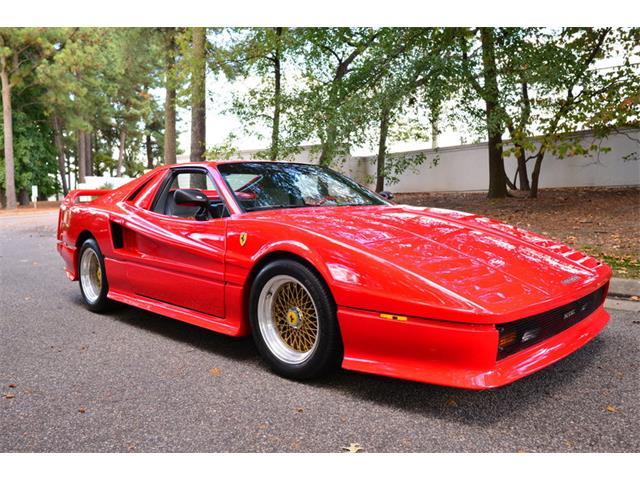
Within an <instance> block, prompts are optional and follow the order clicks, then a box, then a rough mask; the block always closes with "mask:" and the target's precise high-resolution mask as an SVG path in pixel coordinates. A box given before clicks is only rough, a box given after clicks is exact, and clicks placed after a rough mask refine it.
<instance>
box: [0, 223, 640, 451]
mask: <svg viewBox="0 0 640 480" xmlns="http://www.w3.org/2000/svg"><path fill="white" fill-rule="evenodd" d="M55 219H56V216H55V214H47V215H44V216H31V215H21V216H20V217H15V218H14V217H8V216H4V217H2V218H0V256H1V258H0V275H1V285H0V298H1V306H0V328H1V335H0V394H4V396H3V397H1V398H0V432H1V434H0V451H56V452H59V451H215V452H219V451H244V452H255V451H259V452H270V451H287V452H299V451H313V452H318V451H320V452H339V451H341V448H342V447H344V446H348V445H349V444H350V443H352V442H354V443H356V442H357V443H359V444H361V445H362V447H363V448H364V450H365V451H367V452H388V451H392V452H398V451H400V452H404V451H420V452H440V451H474V452H475V451H507V452H515V451H636V452H637V451H638V450H640V420H639V419H640V412H639V405H640V393H639V392H640V379H639V373H638V372H639V365H638V363H639V361H640V355H639V353H640V341H639V340H640V324H639V323H640V322H639V320H640V319H639V315H638V313H634V312H630V311H615V310H612V311H611V313H612V316H613V319H612V321H611V322H610V324H609V326H608V327H607V328H606V330H605V331H604V332H603V333H602V334H601V335H600V336H599V337H598V338H597V339H595V340H594V341H592V342H591V343H589V344H588V345H587V346H585V347H584V348H582V349H581V350H579V351H578V352H576V353H574V354H573V355H571V356H570V357H568V358H566V359H564V360H563V361H561V362H559V363H557V364H555V365H553V366H551V367H550V368H547V369H546V370H543V371H542V372H539V373H537V374H534V375H533V376H530V377H528V378H526V379H523V380H520V381H518V382H516V383H515V384H512V385H509V386H507V387H504V388H501V389H498V390H493V391H484V392H472V391H462V390H456V389H450V388H444V387H437V386H432V385H424V384H418V383H412V382H405V381H400V380H394V379H388V378H382V377H376V376H370V375H364V374H358V373H352V372H347V371H340V372H338V373H336V374H335V375H333V376H331V377H330V378H327V379H325V380H323V381H319V382H315V383H309V384H304V383H297V382H293V381H289V380H284V379H282V378H280V377H277V376H276V375H274V374H272V373H270V372H269V371H268V370H266V369H265V367H264V366H263V365H262V363H261V361H260V359H259V357H258V355H257V352H256V349H255V348H254V346H253V344H252V342H251V339H233V338H229V337H225V336H223V335H219V334H216V333H213V332H209V331H207V330H203V329H200V328H197V327H194V326H190V325H187V324H184V323H180V322H177V321H174V320H171V319H168V318H165V317H161V316H158V315H154V314H151V313H146V312H144V311H142V310H137V309H135V308H130V307H124V306H123V307H122V308H120V309H117V310H116V311H114V312H113V313H111V314H109V315H97V314H93V313H90V312H88V311H87V310H85V309H84V308H83V306H82V305H81V301H80V293H79V290H78V285H77V284H76V283H71V282H69V281H67V279H66V277H65V275H64V273H63V271H62V260H61V259H60V258H59V257H58V255H57V253H56V252H55V240H54V228H55ZM12 385H14V386H12ZM12 396H13V398H11V397H12Z"/></svg>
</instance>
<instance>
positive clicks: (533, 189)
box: [529, 148, 545, 198]
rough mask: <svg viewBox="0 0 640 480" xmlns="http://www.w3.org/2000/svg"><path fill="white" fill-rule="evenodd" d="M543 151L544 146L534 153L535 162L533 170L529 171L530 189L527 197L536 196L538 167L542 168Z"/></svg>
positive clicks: (538, 176) (538, 175)
mask: <svg viewBox="0 0 640 480" xmlns="http://www.w3.org/2000/svg"><path fill="white" fill-rule="evenodd" d="M544 153H545V152H544V148H541V149H540V151H539V152H538V154H537V155H536V163H535V165H534V166H533V172H531V190H530V191H529V198H538V184H539V181H540V169H541V168H542V159H543V158H544Z"/></svg>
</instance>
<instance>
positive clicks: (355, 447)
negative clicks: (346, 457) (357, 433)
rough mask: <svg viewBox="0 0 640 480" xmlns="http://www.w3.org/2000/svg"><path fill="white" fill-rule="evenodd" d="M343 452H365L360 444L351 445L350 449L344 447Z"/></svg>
mask: <svg viewBox="0 0 640 480" xmlns="http://www.w3.org/2000/svg"><path fill="white" fill-rule="evenodd" d="M342 450H345V451H347V452H349V453H358V452H362V451H363V450H362V447H361V446H360V444H359V443H351V444H349V446H348V447H342Z"/></svg>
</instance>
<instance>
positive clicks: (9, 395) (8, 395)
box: [2, 393, 16, 399]
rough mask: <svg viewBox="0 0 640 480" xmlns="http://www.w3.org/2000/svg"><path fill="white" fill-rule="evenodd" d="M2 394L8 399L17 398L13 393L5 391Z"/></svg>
mask: <svg viewBox="0 0 640 480" xmlns="http://www.w3.org/2000/svg"><path fill="white" fill-rule="evenodd" d="M2 396H3V397H4V398H7V399H12V398H16V396H15V395H14V394H13V393H3V394H2Z"/></svg>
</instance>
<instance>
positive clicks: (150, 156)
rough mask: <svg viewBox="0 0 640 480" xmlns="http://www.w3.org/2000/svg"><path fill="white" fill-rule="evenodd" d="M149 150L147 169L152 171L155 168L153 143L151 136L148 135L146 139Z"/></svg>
mask: <svg viewBox="0 0 640 480" xmlns="http://www.w3.org/2000/svg"><path fill="white" fill-rule="evenodd" d="M146 148H147V168H148V169H149V170H151V169H152V168H153V143H152V142H151V135H149V134H147V138H146Z"/></svg>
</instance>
